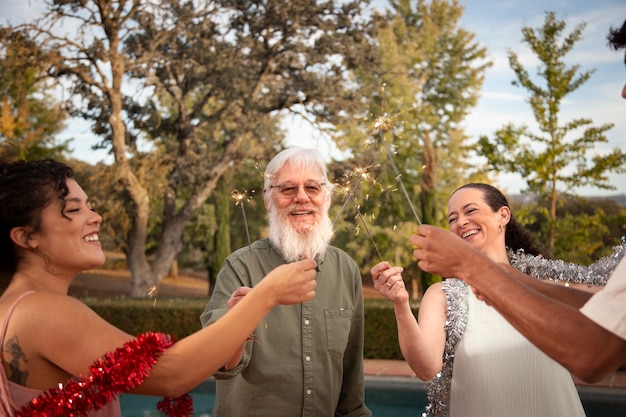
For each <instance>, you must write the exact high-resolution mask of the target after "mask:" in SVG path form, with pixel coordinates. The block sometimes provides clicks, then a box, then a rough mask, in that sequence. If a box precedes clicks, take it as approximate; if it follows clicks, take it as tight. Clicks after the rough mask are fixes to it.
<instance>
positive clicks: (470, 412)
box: [371, 183, 608, 417]
mask: <svg viewBox="0 0 626 417" xmlns="http://www.w3.org/2000/svg"><path fill="white" fill-rule="evenodd" d="M448 224H449V228H450V232H451V233H449V234H451V235H456V237H457V239H459V238H460V239H459V240H462V241H464V242H465V243H466V244H469V245H470V246H471V247H473V248H474V250H475V251H477V252H478V253H480V254H482V255H484V256H485V257H486V258H488V259H490V260H491V261H493V262H495V263H497V264H500V265H508V267H509V268H513V267H512V266H511V262H514V264H515V265H516V266H528V265H531V266H532V265H535V263H534V261H535V260H541V261H543V263H542V264H541V265H539V266H538V268H537V269H538V272H545V271H554V272H556V273H555V276H554V277H552V276H548V275H543V276H541V277H542V278H558V277H560V274H559V273H561V272H563V270H562V269H560V270H559V269H557V268H552V269H551V268H550V266H551V263H553V262H555V261H550V260H545V259H543V258H541V257H540V256H537V255H539V254H540V253H541V252H540V250H539V248H538V247H537V245H536V244H535V242H534V240H533V238H532V236H531V235H530V234H529V233H528V232H527V231H526V230H525V229H524V228H523V227H522V226H521V225H520V224H519V223H518V222H516V221H515V219H514V218H513V216H512V214H511V209H510V207H509V203H508V201H507V199H506V198H505V196H504V195H503V194H502V193H501V192H500V190H498V189H497V188H495V187H493V186H491V185H488V184H483V183H470V184H466V185H464V186H463V187H461V188H459V189H457V190H456V191H455V192H454V193H453V194H452V196H451V197H450V199H449V201H448ZM431 227H432V226H431ZM411 243H414V242H411ZM447 260H448V262H450V263H454V262H455V261H456V259H455V258H454V256H453V255H452V254H448V257H447ZM467 261H468V262H471V258H468V259H467ZM570 267H572V268H573V267H578V266H577V265H576V266H567V268H570ZM401 272H402V268H400V267H392V266H391V265H390V264H389V263H388V262H381V263H379V264H378V265H376V266H374V267H373V268H372V270H371V273H372V278H373V280H374V287H375V288H376V289H377V290H378V291H379V292H380V293H381V294H383V295H385V296H386V297H387V298H388V299H390V300H391V301H393V303H394V313H395V316H396V321H397V326H398V339H399V343H400V348H401V350H402V354H403V355H404V357H405V359H406V361H407V363H408V364H409V365H410V366H411V368H412V369H413V371H414V372H415V374H416V375H417V376H418V377H419V378H421V379H423V380H431V379H432V382H431V384H430V386H429V389H428V399H429V405H428V407H427V409H426V412H427V415H428V416H441V417H443V416H452V417H461V416H462V417H501V416H507V417H527V416H533V417H541V416H543V417H574V416H584V415H585V413H584V410H583V407H582V404H581V401H580V398H579V397H578V392H577V391H576V387H575V385H574V382H573V381H572V378H571V376H570V374H569V372H568V371H567V370H566V369H565V368H564V367H563V366H561V365H559V364H558V363H557V362H556V361H554V360H553V359H550V358H549V357H548V356H547V355H545V354H544V353H542V352H541V351H540V350H539V349H538V348H537V347H535V346H534V345H533V344H532V343H531V342H529V341H528V340H527V339H526V338H525V337H524V336H522V335H521V334H520V333H519V332H517V331H516V330H515V328H514V327H513V326H511V325H510V324H509V323H508V322H507V321H506V320H505V319H504V318H503V317H502V316H501V315H500V314H499V313H498V312H497V311H496V310H495V309H493V308H492V307H490V306H489V305H487V304H485V303H483V302H482V301H481V299H480V298H479V297H478V296H477V295H475V294H474V293H473V292H472V291H471V288H470V286H469V285H467V284H466V283H465V282H464V281H462V280H460V279H457V278H456V276H455V275H445V276H446V277H451V278H447V279H445V280H444V281H443V282H440V283H436V284H433V285H431V286H430V287H429V288H428V289H427V290H426V293H425V294H424V297H423V298H422V300H421V303H420V308H419V312H418V320H416V319H415V317H414V315H413V313H412V310H411V307H410V304H409V295H408V292H407V290H406V288H405V286H404V282H403V281H402V276H401ZM535 272H537V271H535ZM567 276H568V275H567V274H565V277H567ZM606 276H608V273H607V274H605V278H606ZM559 279H561V278H559ZM571 280H572V281H578V282H593V283H600V282H601V281H602V280H601V279H600V277H598V276H597V274H595V272H594V270H592V269H585V270H584V271H582V273H579V274H577V275H576V277H574V276H571ZM509 302H511V303H515V302H516V300H514V299H510V300H509Z"/></svg>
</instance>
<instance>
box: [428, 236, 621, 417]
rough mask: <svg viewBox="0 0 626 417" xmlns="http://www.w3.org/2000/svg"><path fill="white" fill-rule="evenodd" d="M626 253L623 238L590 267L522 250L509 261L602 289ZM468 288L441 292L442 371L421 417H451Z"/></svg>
mask: <svg viewBox="0 0 626 417" xmlns="http://www.w3.org/2000/svg"><path fill="white" fill-rule="evenodd" d="M625 252H626V242H625V239H624V238H622V243H621V244H620V245H619V246H615V247H614V248H613V253H611V255H609V256H605V257H604V258H601V259H599V260H598V261H597V262H594V263H593V264H591V265H589V266H582V265H576V264H569V263H566V262H563V261H561V260H553V259H545V258H543V257H540V256H533V255H527V254H525V253H524V251H523V250H520V251H518V252H515V253H514V252H513V251H509V261H510V262H511V265H513V266H514V267H515V268H517V269H519V270H520V271H522V272H524V273H525V274H527V275H530V276H531V277H533V278H537V279H549V280H553V281H556V282H562V283H578V284H586V285H596V286H597V285H599V286H602V285H605V284H606V282H607V280H608V279H609V277H610V276H611V273H612V272H613V270H614V269H615V268H616V267H617V264H618V263H619V262H620V260H621V259H622V258H623V257H624V253H625ZM468 288H469V287H468V285H467V284H466V283H465V282H464V281H462V280H459V279H456V278H448V279H446V280H444V282H443V287H442V289H443V291H444V293H445V294H446V303H447V308H446V314H447V318H448V319H447V320H446V323H445V331H446V344H445V349H444V353H443V367H442V368H441V372H439V373H438V374H437V375H436V376H435V377H434V378H433V380H432V381H431V383H430V385H429V386H428V392H427V395H428V405H427V406H426V411H425V412H424V413H423V414H422V417H447V416H448V415H449V404H450V388H451V384H452V368H453V364H454V354H455V351H456V346H457V344H458V342H459V341H460V340H461V337H463V333H464V332H465V326H466V324H467V318H468V317H467V314H468V304H467V296H468Z"/></svg>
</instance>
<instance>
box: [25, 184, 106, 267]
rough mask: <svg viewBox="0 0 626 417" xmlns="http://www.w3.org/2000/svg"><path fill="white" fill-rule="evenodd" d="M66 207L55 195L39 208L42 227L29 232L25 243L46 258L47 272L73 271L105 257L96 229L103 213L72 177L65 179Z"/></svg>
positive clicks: (92, 265)
mask: <svg viewBox="0 0 626 417" xmlns="http://www.w3.org/2000/svg"><path fill="white" fill-rule="evenodd" d="M67 187H68V190H69V193H68V195H67V196H66V197H65V199H64V200H65V207H63V204H62V201H61V200H60V199H58V198H56V197H55V198H53V199H52V202H51V203H50V204H49V205H48V206H46V207H45V208H44V209H43V210H42V211H41V227H40V228H39V230H38V231H37V232H35V233H33V234H31V235H30V237H29V241H28V244H29V246H30V248H31V249H32V250H34V252H36V254H37V255H41V256H38V257H39V258H43V259H45V260H46V267H47V269H48V270H49V271H50V272H53V273H60V274H76V273H78V272H80V271H83V270H86V269H90V268H93V267H96V266H100V265H102V264H103V263H104V260H105V257H104V253H103V252H102V247H101V245H100V241H99V237H98V231H99V230H100V223H101V222H102V217H101V216H100V215H99V214H98V213H96V212H95V211H94V210H93V207H92V206H91V203H90V201H89V198H88V197H87V195H86V194H85V192H84V191H83V189H82V188H81V187H80V186H79V185H78V183H77V182H76V181H75V180H73V179H71V178H70V179H67Z"/></svg>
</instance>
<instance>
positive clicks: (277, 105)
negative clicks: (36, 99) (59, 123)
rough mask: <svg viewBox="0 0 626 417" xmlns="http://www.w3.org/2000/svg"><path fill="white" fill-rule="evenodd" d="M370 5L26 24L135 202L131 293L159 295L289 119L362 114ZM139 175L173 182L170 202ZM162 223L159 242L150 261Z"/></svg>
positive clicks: (119, 9)
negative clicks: (236, 175) (225, 179)
mask: <svg viewBox="0 0 626 417" xmlns="http://www.w3.org/2000/svg"><path fill="white" fill-rule="evenodd" d="M366 5H367V2H364V1H363V2H352V3H345V2H342V1H338V0H332V1H331V0H329V1H320V2H311V1H308V0H281V1H263V2H259V1H238V2H232V1H227V0H223V1H216V2H192V1H184V2H180V1H178V0H161V1H158V2H149V3H148V2H137V1H130V0H116V1H108V0H87V1H84V0H68V1H52V2H50V3H49V11H48V13H47V14H46V15H45V16H44V17H43V18H42V19H40V20H38V21H36V22H35V23H33V24H26V25H22V26H19V27H18V28H15V29H16V30H21V31H23V33H25V34H27V35H28V36H29V38H30V39H37V41H38V42H39V44H38V45H37V46H38V47H41V48H48V49H47V52H48V53H49V54H50V55H51V56H53V57H54V59H52V60H50V61H49V66H48V72H49V73H50V74H51V75H52V76H54V77H56V78H66V79H68V80H71V81H72V82H73V90H72V92H73V93H74V96H73V103H76V101H77V100H76V98H81V99H82V102H81V103H80V105H79V106H77V107H75V108H74V110H75V111H76V114H77V115H80V116H82V117H85V118H87V119H89V120H92V121H93V126H94V132H96V133H97V134H99V135H100V136H101V138H102V141H101V143H100V146H102V147H105V148H110V149H111V150H112V153H113V155H114V159H115V162H114V167H115V178H116V179H117V180H119V181H120V182H121V184H122V185H123V187H124V190H125V192H126V193H127V195H128V196H129V198H130V201H131V204H129V205H127V210H128V213H129V219H130V220H131V224H130V229H129V233H128V239H127V241H128V245H127V255H128V256H127V258H128V264H129V268H130V270H131V276H132V278H131V279H132V286H133V289H132V293H131V295H133V296H146V295H147V293H148V291H149V289H150V288H152V287H154V286H155V285H158V284H159V283H160V281H161V280H162V278H163V277H164V276H165V275H166V274H167V273H168V271H169V269H170V265H171V264H172V262H173V261H174V259H175V257H176V255H177V254H178V253H179V252H180V251H181V250H182V247H183V244H182V236H183V234H184V230H185V225H186V224H187V223H188V222H189V221H190V220H191V219H192V218H193V216H194V213H196V212H197V211H198V210H199V209H200V207H201V206H202V205H203V204H204V203H205V201H206V200H207V199H208V198H209V197H210V196H211V195H212V194H213V192H214V190H215V188H216V185H217V182H218V181H219V180H220V178H221V176H222V175H223V174H224V173H225V172H226V171H227V170H228V169H231V168H232V164H233V162H234V161H237V160H238V159H239V160H241V159H245V157H246V156H248V155H249V156H254V155H255V154H254V152H255V150H256V149H257V147H256V145H257V144H258V143H259V142H263V141H265V142H270V141H276V140H277V139H276V138H277V137H280V134H281V133H282V132H280V130H279V129H274V128H275V127H276V123H277V120H276V117H277V116H279V115H280V114H281V112H282V113H284V112H298V113H305V114H306V115H308V117H309V119H311V120H312V121H313V122H315V123H321V124H324V123H330V124H333V123H338V122H340V121H341V120H342V119H344V118H349V117H350V116H351V113H352V110H353V109H354V105H355V103H358V99H359V97H360V95H359V92H358V91H356V90H355V89H354V88H353V85H352V84H351V83H350V80H349V77H348V76H347V75H348V74H349V72H350V70H352V69H353V68H354V67H356V66H362V65H369V64H373V63H374V62H373V61H372V59H371V58H372V57H371V54H370V53H369V51H370V49H371V48H370V47H369V44H368V28H367V27H365V26H364V24H366V23H367V21H366V20H365V19H364V18H363V16H362V9H363V7H365V6H366ZM60 25H64V27H80V30H77V31H70V32H69V33H67V31H59V30H58V27H59V26H60ZM55 29H56V30H55ZM66 34H67V35H66ZM135 92H137V93H135ZM277 145H279V144H278V143H277ZM150 154H156V157H154V156H152V157H149V158H148V157H147V156H148V155H150ZM155 161H158V164H157V165H154V164H153V162H155ZM155 169H158V171H154V170H155ZM138 170H146V172H151V173H152V176H158V177H159V178H164V182H163V183H162V184H157V185H158V186H162V188H161V189H160V191H161V192H160V194H157V195H154V194H151V193H150V190H151V187H152V185H151V184H150V183H145V182H144V179H148V180H152V178H151V176H147V177H143V176H142V175H140V174H139V173H138ZM156 196H158V200H159V201H160V204H162V206H161V207H162V210H161V211H160V212H156V210H154V207H153V205H152V203H153V199H154V198H156ZM153 218H157V219H158V224H159V229H158V230H159V235H158V237H157V239H156V242H155V248H154V251H152V255H153V256H152V257H150V258H149V254H150V253H149V251H148V250H147V249H148V248H149V245H150V242H149V239H150V231H151V228H150V222H151V221H152V220H151V219H153Z"/></svg>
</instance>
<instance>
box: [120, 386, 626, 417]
mask: <svg viewBox="0 0 626 417" xmlns="http://www.w3.org/2000/svg"><path fill="white" fill-rule="evenodd" d="M425 387H426V384H424V383H421V382H419V381H415V380H409V381H407V380H405V379H402V378H398V379H395V378H366V380H365V403H366V404H367V406H368V408H369V409H370V410H371V411H372V414H373V416H374V417H411V416H412V417H420V416H421V415H422V412H423V411H424V408H425V407H426V404H427V399H426V391H425ZM579 394H580V398H581V400H582V402H583V407H584V408H585V412H586V414H587V417H625V416H626V392H624V391H623V390H611V391H609V390H604V389H597V388H593V387H589V388H587V387H579ZM192 396H193V406H194V417H210V416H211V413H212V412H213V403H214V401H215V381H214V380H213V379H210V380H208V381H206V382H205V383H203V384H202V385H200V386H199V387H198V388H196V389H195V390H194V391H193V392H192ZM159 400H160V398H159V397H146V396H142V395H130V394H124V395H122V396H121V398H120V401H121V404H122V416H123V417H161V414H160V413H159V412H158V411H157V409H156V404H157V402H159Z"/></svg>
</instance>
